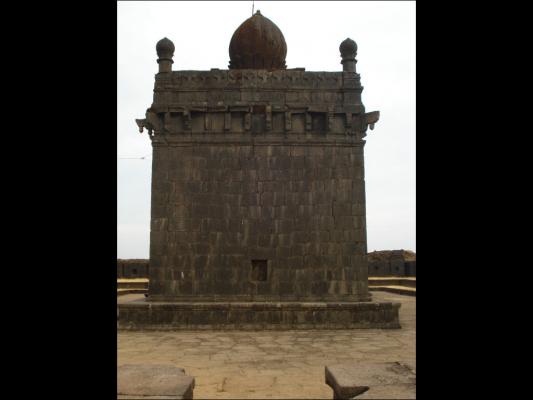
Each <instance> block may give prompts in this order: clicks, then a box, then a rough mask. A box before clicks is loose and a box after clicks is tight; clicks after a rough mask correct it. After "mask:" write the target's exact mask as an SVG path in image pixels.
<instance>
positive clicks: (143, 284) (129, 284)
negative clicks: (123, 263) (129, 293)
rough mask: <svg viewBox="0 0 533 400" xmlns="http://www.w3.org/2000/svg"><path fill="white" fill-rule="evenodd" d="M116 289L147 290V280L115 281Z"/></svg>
mask: <svg viewBox="0 0 533 400" xmlns="http://www.w3.org/2000/svg"><path fill="white" fill-rule="evenodd" d="M117 288H118V289H148V279H117Z"/></svg>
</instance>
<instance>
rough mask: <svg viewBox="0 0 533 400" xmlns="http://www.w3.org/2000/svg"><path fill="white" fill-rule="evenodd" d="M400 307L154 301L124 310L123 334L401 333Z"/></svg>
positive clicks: (121, 311) (136, 303)
mask: <svg viewBox="0 0 533 400" xmlns="http://www.w3.org/2000/svg"><path fill="white" fill-rule="evenodd" d="M399 308H400V303H387V302H383V303H377V302H358V303H351V302H344V303H343V302H339V303H326V302H315V303H311V302H224V303H222V302H220V303H218V302H217V303H215V302H194V303H193V302H191V303H189V302H153V301H147V300H146V299H139V300H135V301H131V302H127V303H121V304H119V305H118V309H119V329H129V330H137V329H147V330H148V329H155V330H158V329H160V330H165V329H176V330H179V329H252V330H253V329H272V330H286V329H353V328H374V329H376V328H379V329H395V328H400V322H399V317H398V314H399V312H398V311H399Z"/></svg>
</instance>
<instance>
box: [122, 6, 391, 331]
mask: <svg viewBox="0 0 533 400" xmlns="http://www.w3.org/2000/svg"><path fill="white" fill-rule="evenodd" d="M156 50H157V55H158V60H157V62H158V64H159V73H158V74H156V76H155V86H154V99H153V103H152V105H151V107H150V108H149V109H148V110H147V111H146V117H145V119H140V120H137V124H138V126H139V128H140V131H141V132H142V131H143V130H144V129H145V128H146V129H147V131H148V135H149V137H150V140H151V142H152V146H153V165H152V209H151V234H150V269H149V279H150V283H149V291H148V295H147V298H146V299H145V300H143V301H134V302H131V303H125V304H121V305H120V308H119V327H120V328H124V329H136V328H143V329H144V328H154V329H159V328H169V327H171V328H177V329H181V328H224V329H225V328H236V329H245V328H252V329H278V328H279V329H289V328H290V329H295V328H367V327H368V328H378V327H381V328H399V327H400V326H399V321H398V308H399V304H396V303H394V304H393V303H376V302H372V301H371V295H370V293H369V291H368V266H367V256H366V254H367V243H366V217H365V180H364V144H365V140H364V138H365V136H366V132H367V128H370V129H373V127H374V124H375V123H376V122H377V120H378V118H379V113H378V112H370V113H367V112H365V107H364V106H363V104H362V102H361V92H362V90H363V87H362V86H361V82H360V76H359V74H358V73H357V72H356V62H357V61H356V59H355V57H356V53H357V45H356V43H355V42H354V41H353V40H351V39H346V40H344V41H343V42H342V43H341V44H340V56H341V64H342V71H338V72H337V71H335V72H310V71H305V69H304V68H293V69H291V68H287V66H286V62H285V58H286V54H287V45H286V43H285V39H284V37H283V34H282V32H281V31H280V29H279V28H278V27H277V26H276V25H275V24H274V23H273V22H272V21H270V20H269V19H268V18H266V17H264V16H263V15H261V13H260V12H259V11H258V12H257V13H256V14H255V15H253V16H252V17H251V18H249V19H247V20H246V21H244V23H243V24H242V25H241V26H239V27H238V28H237V30H236V31H235V33H234V34H233V37H232V38H231V41H230V44H229V56H230V62H229V69H228V70H221V69H211V70H210V71H173V70H172V64H173V62H174V61H173V56H174V50H175V47H174V44H173V43H172V42H171V41H170V40H169V39H167V38H164V39H162V40H160V41H159V42H158V43H157V46H156ZM177 63H179V60H177Z"/></svg>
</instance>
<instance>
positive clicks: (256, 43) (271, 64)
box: [229, 10, 287, 71]
mask: <svg viewBox="0 0 533 400" xmlns="http://www.w3.org/2000/svg"><path fill="white" fill-rule="evenodd" d="M286 56H287V44H286V43H285V38H284V37H283V34H282V33H281V30H280V29H279V28H278V27H277V26H276V24H274V23H273V22H272V21H271V20H269V19H268V18H266V17H264V16H263V15H262V14H261V12H260V11H259V10H257V12H256V13H255V14H254V15H252V16H251V17H250V18H248V19H247V20H246V21H244V22H243V23H242V24H241V25H240V26H239V27H238V28H237V30H236V31H235V33H234V34H233V36H232V38H231V41H230V44H229V57H230V63H229V68H230V69H267V70H270V71H272V70H277V69H286V68H287V66H286V65H285V57H286Z"/></svg>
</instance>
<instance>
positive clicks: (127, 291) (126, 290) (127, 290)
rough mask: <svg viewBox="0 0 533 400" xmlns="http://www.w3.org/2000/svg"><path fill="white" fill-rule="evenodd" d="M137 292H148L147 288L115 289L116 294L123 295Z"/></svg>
mask: <svg viewBox="0 0 533 400" xmlns="http://www.w3.org/2000/svg"><path fill="white" fill-rule="evenodd" d="M137 293H148V289H136V288H125V289H117V296H123V295H125V294H137Z"/></svg>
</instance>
